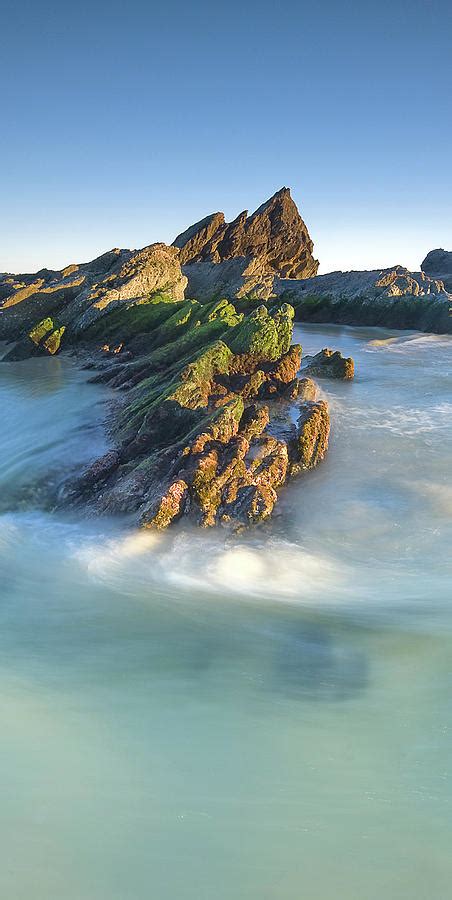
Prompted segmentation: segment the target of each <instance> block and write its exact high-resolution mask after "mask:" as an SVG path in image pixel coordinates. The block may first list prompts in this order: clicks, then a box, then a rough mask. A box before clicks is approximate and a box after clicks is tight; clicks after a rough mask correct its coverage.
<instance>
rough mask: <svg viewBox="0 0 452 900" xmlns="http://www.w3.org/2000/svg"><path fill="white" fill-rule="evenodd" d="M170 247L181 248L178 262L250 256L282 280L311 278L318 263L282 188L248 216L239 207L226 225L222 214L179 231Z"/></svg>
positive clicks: (263, 268)
mask: <svg viewBox="0 0 452 900" xmlns="http://www.w3.org/2000/svg"><path fill="white" fill-rule="evenodd" d="M173 246H174V247H178V248H179V250H180V261H181V264H182V265H188V264H191V263H201V262H209V263H223V262H225V261H226V260H230V259H235V258H237V257H246V258H247V259H252V258H254V259H258V260H259V263H260V266H259V268H260V270H261V271H262V272H265V273H267V274H272V275H279V277H281V278H310V277H312V276H314V275H316V274H317V270H318V267H319V263H318V261H317V260H316V259H314V257H313V255H312V251H313V249H314V244H313V242H312V240H311V238H310V236H309V232H308V229H307V227H306V225H305V223H304V222H303V219H302V218H301V216H300V213H299V212H298V209H297V206H296V204H295V203H294V201H293V200H292V197H291V196H290V190H289V188H286V187H283V188H281V190H280V191H278V192H277V193H276V194H274V195H273V197H270V199H269V200H267V201H266V202H265V203H263V204H262V206H260V207H259V209H256V211H255V212H253V213H252V215H250V216H249V215H248V212H247V210H244V212H241V213H240V214H239V215H238V216H237V218H236V219H234V221H233V222H230V223H228V222H225V218H224V214H223V213H221V212H218V213H213V214H212V215H210V216H207V217H206V218H205V219H202V220H201V221H200V222H197V223H196V224H195V225H191V226H190V228H188V229H187V230H186V231H184V232H183V233H182V234H179V235H178V237H177V238H176V240H175V241H174V243H173Z"/></svg>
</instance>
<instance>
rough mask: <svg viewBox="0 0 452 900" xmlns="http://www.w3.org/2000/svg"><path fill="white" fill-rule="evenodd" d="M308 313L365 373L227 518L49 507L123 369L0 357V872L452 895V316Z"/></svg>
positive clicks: (192, 899)
mask: <svg viewBox="0 0 452 900" xmlns="http://www.w3.org/2000/svg"><path fill="white" fill-rule="evenodd" d="M297 338H298V339H300V340H301V343H302V344H303V347H304V351H305V352H306V353H310V352H315V351H317V350H319V349H320V348H321V347H323V346H327V345H329V346H333V347H337V348H339V349H341V350H342V351H343V352H344V353H347V354H349V353H351V354H352V355H353V356H354V357H355V361H356V365H357V377H356V380H355V382H354V383H353V384H342V383H334V382H326V381H325V382H323V383H322V391H323V392H324V393H325V395H326V396H327V397H328V400H329V402H330V406H331V412H332V422H333V431H332V441H331V452H330V454H329V456H328V458H327V460H326V461H325V463H324V464H322V466H321V467H319V469H318V470H317V471H316V472H314V473H312V474H311V475H310V476H309V477H307V478H305V479H300V480H299V481H297V482H294V483H293V484H292V485H291V486H290V487H289V488H288V489H287V490H285V491H284V492H283V493H282V496H281V500H280V503H279V505H278V511H279V515H278V517H277V518H276V519H275V520H274V522H273V523H272V525H271V526H270V528H269V529H268V530H264V531H255V532H253V533H252V534H249V535H246V536H244V537H243V536H241V537H240V538H236V539H231V538H229V537H227V536H226V535H225V534H224V533H223V532H220V533H218V532H215V533H210V532H209V533H207V532H202V533H200V532H187V531H183V530H178V529H176V531H174V532H172V533H171V534H168V535H162V536H154V535H150V534H140V533H136V532H134V531H131V530H130V527H128V525H127V523H125V522H123V521H121V520H115V521H110V520H105V519H104V520H99V519H95V518H82V517H81V516H80V515H70V516H68V515H61V514H58V515H56V514H54V515H52V514H50V513H48V512H45V511H43V509H42V505H43V502H44V499H45V490H43V489H42V485H44V486H46V485H48V484H50V485H54V484H55V483H58V481H59V479H61V477H62V475H63V473H64V470H65V467H67V465H68V463H70V466H73V467H74V468H76V467H77V466H80V465H81V464H82V463H84V462H86V461H87V460H89V459H90V458H91V457H93V456H95V455H98V454H99V453H101V452H103V450H104V449H105V447H106V441H105V437H104V435H103V431H102V427H100V426H99V421H100V419H101V418H102V414H103V409H104V407H102V406H99V404H100V403H101V401H102V400H104V399H105V398H106V397H107V396H108V395H107V394H106V392H105V391H104V390H103V389H100V388H98V387H94V386H92V385H88V384H87V383H86V377H87V376H86V373H80V372H77V370H76V369H75V367H74V366H73V364H72V363H71V362H70V361H68V360H64V359H62V358H60V359H54V360H40V361H33V362H26V363H10V364H4V365H3V366H0V401H1V407H0V408H1V410H2V426H3V427H2V429H1V431H0V448H1V452H0V509H1V528H0V593H1V602H0V727H1V735H2V738H1V742H0V773H1V794H2V798H1V804H0V845H1V847H2V851H3V860H2V863H3V864H2V866H1V867H0V896H2V897H5V898H8V900H25V898H27V900H28V898H33V900H61V898H64V900H145V898H146V900H148V898H152V900H176V898H177V900H213V898H214V900H232V898H234V900H299V898H301V897H306V898H309V900H333V898H334V900H355V898H356V900H377V898H382V897H385V898H391V900H393V898H396V900H398V898H406V900H421V898H422V900H427V898H429V900H430V898H447V897H449V896H450V885H451V879H452V857H451V853H450V847H451V845H452V817H451V812H452V809H451V800H452V789H451V758H452V754H451V725H452V701H451V696H452V692H451V688H452V644H451V637H452V634H451V632H452V602H451V601H452V597H451V574H452V572H451V570H452V564H451V559H450V547H451V538H452V534H451V532H452V528H451V514H452V484H451V479H450V455H451V447H452V415H451V412H452V391H451V387H452V338H447V337H446V338H443V337H438V336H430V335H415V334H408V333H400V332H386V331H382V330H381V329H363V328H361V329H358V328H355V329H352V328H345V329H344V328H340V327H327V326H309V328H306V329H304V328H303V329H302V330H300V333H299V335H297Z"/></svg>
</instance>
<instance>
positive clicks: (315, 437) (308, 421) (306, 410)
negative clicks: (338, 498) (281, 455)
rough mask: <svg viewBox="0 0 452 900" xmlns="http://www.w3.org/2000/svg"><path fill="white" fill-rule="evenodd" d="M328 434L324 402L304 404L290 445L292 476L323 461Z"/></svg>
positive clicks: (327, 418) (327, 417)
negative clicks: (295, 434) (294, 436)
mask: <svg viewBox="0 0 452 900" xmlns="http://www.w3.org/2000/svg"><path fill="white" fill-rule="evenodd" d="M329 434H330V417H329V413H328V405H327V403H326V402H325V401H324V400H318V401H317V402H311V401H308V402H306V403H304V404H303V407H302V411H301V415H300V416H299V418H298V422H297V437H296V439H295V440H294V441H292V442H291V444H290V456H291V466H290V471H291V474H292V475H296V474H298V472H300V471H303V470H305V469H312V468H314V466H316V465H317V463H319V462H320V461H321V460H322V459H323V457H324V456H325V453H326V451H327V449H328V439H329Z"/></svg>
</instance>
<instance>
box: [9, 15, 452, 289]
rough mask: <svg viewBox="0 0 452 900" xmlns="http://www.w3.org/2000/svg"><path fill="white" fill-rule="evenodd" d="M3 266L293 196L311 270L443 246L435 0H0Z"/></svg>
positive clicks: (410, 255) (38, 262)
mask: <svg viewBox="0 0 452 900" xmlns="http://www.w3.org/2000/svg"><path fill="white" fill-rule="evenodd" d="M0 33H1V35H2V39H1V47H2V67H1V78H0V102H1V107H0V108H1V128H0V173H1V176H0V177H1V193H0V197H1V200H2V203H1V212H2V214H1V215H0V271H11V272H20V271H22V272H27V271H28V272H32V271H35V270H37V269H39V268H42V267H44V266H46V267H49V268H60V267H62V266H64V265H66V264H68V263H70V262H76V261H78V262H80V261H86V260H89V259H92V258H94V257H95V256H97V255H98V254H100V253H101V252H103V251H105V250H107V249H109V248H111V247H142V246H145V245H147V244H150V243H152V242H154V241H160V240H161V241H166V242H168V243H171V241H172V240H173V239H174V237H175V236H176V235H177V234H178V233H179V232H180V231H183V230H184V229H185V228H186V227H187V226H188V225H190V224H191V223H192V222H194V221H197V220H198V219H201V218H202V217H203V216H205V215H207V214H208V213H210V212H214V211H217V210H223V211H224V212H225V214H226V218H227V219H229V220H230V219H232V218H234V217H235V216H236V215H237V214H238V213H239V212H240V211H241V210H242V209H245V208H247V209H249V210H250V211H252V210H254V209H255V208H256V207H257V206H259V205H260V204H261V203H262V202H263V201H264V200H265V199H267V198H268V197H269V196H271V194H273V193H274V192H275V191H276V190H278V189H279V188H280V187H282V186H283V185H287V186H289V187H290V188H291V192H292V196H293V198H294V199H295V201H296V203H297V204H298V207H299V209H300V212H301V214H302V216H303V218H304V220H305V222H306V224H307V226H308V228H309V231H310V233H311V237H312V239H313V240H314V245H315V256H316V257H317V258H318V259H319V260H320V265H321V268H320V271H321V272H328V271H332V270H335V269H344V270H346V269H352V268H355V269H360V268H382V267H387V266H390V265H393V264H395V263H401V264H402V265H405V266H407V267H409V268H411V269H419V267H420V263H421V261H422V259H423V258H424V256H425V254H426V253H427V251H428V250H430V249H432V248H434V247H445V248H447V249H452V177H451V176H452V165H451V159H452V115H451V96H452V91H451V88H452V84H451V82H452V78H451V74H452V62H451V58H452V56H451V46H452V4H451V3H450V0H393V2H391V3H389V2H386V3H382V2H377V0H374V2H367V0H361V2H355V0H352V2H350V0H343V2H332V0H317V2H316V0H310V2H309V3H308V2H304V0H300V2H298V3H297V2H284V0H279V2H269V0H259V2H258V0H241V2H237V0H229V2H227V3H224V4H218V3H213V2H204V0H193V2H191V3H190V2H185V3H180V2H179V0H175V2H172V3H170V2H166V3H165V2H159V3H155V2H152V0H148V2H141V0H128V2H122V0H109V2H108V3H107V2H99V0H91V2H86V0H78V2H77V3H75V2H72V3H69V2H67V0H66V2H64V0H59V2H54V0H33V2H30V0H21V2H20V3H18V2H17V0H14V3H13V2H11V0H0Z"/></svg>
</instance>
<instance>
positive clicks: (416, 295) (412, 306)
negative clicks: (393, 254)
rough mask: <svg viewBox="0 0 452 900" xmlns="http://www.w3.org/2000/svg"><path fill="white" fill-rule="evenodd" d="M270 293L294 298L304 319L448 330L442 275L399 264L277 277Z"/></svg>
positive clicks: (451, 327) (450, 299)
mask: <svg viewBox="0 0 452 900" xmlns="http://www.w3.org/2000/svg"><path fill="white" fill-rule="evenodd" d="M274 293H275V295H276V296H277V297H278V298H279V299H285V300H288V301H289V302H290V303H292V304H293V306H294V307H295V311H296V316H297V318H298V319H299V320H302V321H310V322H343V323H345V324H349V325H361V324H363V325H382V326H384V327H387V328H417V329H419V330H421V331H433V332H437V333H451V332H452V316H451V315H450V311H451V306H452V296H451V295H450V294H449V293H448V292H447V291H446V289H445V286H444V283H443V281H441V280H439V279H434V278H429V276H428V275H426V274H425V273H424V272H410V271H408V269H405V268H404V267H403V266H393V267H392V268H389V269H383V270H378V269H377V270H373V271H364V272H330V273H329V274H328V275H318V276H317V277H316V278H307V279H304V280H298V281H297V280H295V279H291V278H285V279H284V278H282V279H275V281H274Z"/></svg>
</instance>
